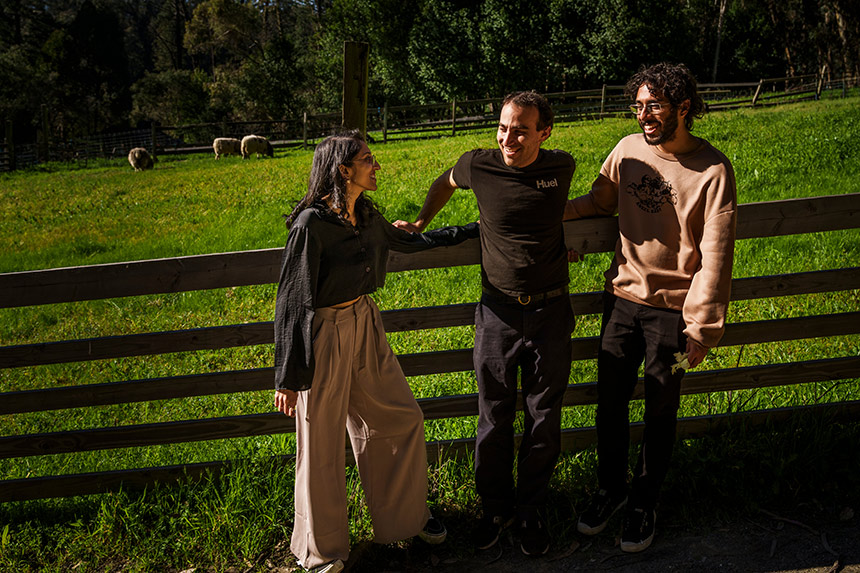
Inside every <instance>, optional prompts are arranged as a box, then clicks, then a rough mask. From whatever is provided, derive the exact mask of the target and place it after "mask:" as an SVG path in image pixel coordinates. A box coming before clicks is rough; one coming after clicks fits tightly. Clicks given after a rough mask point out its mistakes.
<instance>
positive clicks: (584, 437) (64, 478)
mask: <svg viewBox="0 0 860 573" xmlns="http://www.w3.org/2000/svg"><path fill="white" fill-rule="evenodd" d="M798 415H815V416H828V417H829V418H830V419H831V420H833V421H834V422H851V421H855V420H856V419H857V417H858V415H860V402H843V403H837V404H816V405H813V406H799V407H793V408H780V409H773V410H759V411H756V412H744V413H740V414H737V413H736V414H718V415H714V416H703V417H697V418H681V419H680V420H678V438H679V439H685V438H693V437H701V436H702V435H706V434H710V435H715V434H718V433H720V432H723V431H725V430H727V429H729V428H737V427H741V426H746V427H755V426H761V425H764V424H773V423H779V422H785V421H788V420H790V419H792V418H793V417H795V416H798ZM630 426H631V428H630V429H631V439H632V440H634V441H636V440H641V437H642V431H643V429H644V426H643V424H642V423H633V424H631V425H630ZM520 439H521V436H517V437H516V440H517V441H519V440H520ZM596 443H597V432H596V430H595V428H594V427H586V428H566V429H564V430H562V449H563V450H564V451H579V450H583V449H586V448H589V447H592V446H593V445H594V444H596ZM474 447H475V440H474V438H463V439H460V440H446V441H437V442H429V443H428V444H427V459H428V461H429V462H430V463H440V462H442V461H444V460H446V459H450V458H463V457H465V456H467V455H470V454H471V453H472V452H474ZM274 459H275V460H276V461H278V462H280V463H292V462H294V460H295V456H292V455H286V456H277V457H276V458H274ZM347 463H350V459H349V456H347ZM231 465H232V463H231V462H229V461H214V462H203V463H196V464H183V465H174V466H164V467H154V468H143V469H129V470H115V471H108V472H92V473H83V474H70V475H61V476H47V477H38V478H25V479H15V480H5V481H0V503H5V502H10V501H25V500H34V499H46V498H52V497H71V496H76V495H92V494H99V493H106V492H113V491H119V490H120V489H122V490H124V491H139V490H142V489H144V488H146V487H150V486H152V485H155V484H158V483H175V482H179V481H185V480H195V479H199V478H200V477H201V476H203V475H205V474H210V475H211V474H218V473H222V472H224V471H228V470H229V469H230V467H231Z"/></svg>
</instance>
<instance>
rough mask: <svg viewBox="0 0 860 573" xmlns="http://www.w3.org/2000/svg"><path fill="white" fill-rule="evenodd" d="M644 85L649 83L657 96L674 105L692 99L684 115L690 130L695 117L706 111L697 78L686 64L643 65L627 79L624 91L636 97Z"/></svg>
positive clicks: (651, 90)
mask: <svg viewBox="0 0 860 573" xmlns="http://www.w3.org/2000/svg"><path fill="white" fill-rule="evenodd" d="M642 85H647V86H648V90H649V91H650V92H651V93H652V94H654V95H655V96H657V97H664V98H666V99H667V100H669V103H670V104H672V106H673V107H678V106H679V105H681V104H682V103H683V102H684V100H690V109H689V111H688V112H687V115H685V116H684V125H686V126H687V129H688V130H692V129H693V118H696V117H702V116H703V115H704V113H705V102H704V101H703V100H702V96H700V95H699V91H698V87H697V85H696V78H694V77H693V74H692V73H690V70H689V69H687V66H685V65H684V64H670V63H668V62H662V63H659V64H654V65H653V66H650V67H646V66H642V67H641V68H639V71H638V72H636V73H635V74H634V75H633V77H631V78H630V79H629V80H628V81H627V86H626V87H625V89H624V93H625V94H626V95H627V96H628V97H631V98H633V99H635V98H636V93H637V92H638V91H639V88H640V87H642Z"/></svg>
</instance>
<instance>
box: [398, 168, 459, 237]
mask: <svg viewBox="0 0 860 573" xmlns="http://www.w3.org/2000/svg"><path fill="white" fill-rule="evenodd" d="M453 171H454V170H453V169H449V170H447V171H446V172H445V173H443V174H442V175H440V176H439V177H437V178H436V180H435V181H434V182H433V183H432V184H431V185H430V190H429V191H427V198H426V199H424V205H423V206H422V207H421V211H420V212H419V213H418V218H417V219H415V221H414V222H413V223H409V222H408V221H394V223H393V224H394V226H395V227H398V228H400V229H403V230H405V231H410V232H412V233H420V232H422V231H424V229H426V228H427V225H429V224H430V221H432V220H433V217H435V216H436V213H438V212H439V211H441V210H442V207H444V206H445V204H446V203H448V201H449V200H450V199H451V196H452V195H453V194H454V190H456V189H457V188H458V187H457V184H456V183H455V182H454V174H453Z"/></svg>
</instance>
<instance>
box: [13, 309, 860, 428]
mask: <svg viewBox="0 0 860 573" xmlns="http://www.w3.org/2000/svg"><path fill="white" fill-rule="evenodd" d="M857 333H860V312H848V313H841V314H833V315H820V316H805V317H797V318H785V319H777V320H764V321H755V322H742V323H735V324H729V325H727V326H726V334H725V336H724V337H723V339H722V341H721V342H720V346H723V347H725V346H736V345H739V344H754V343H761V342H774V341H780V340H795V339H798V338H813V337H821V336H841V335H848V334H857ZM570 344H571V360H588V359H593V358H595V357H596V356H597V350H598V338H597V337H595V336H592V337H584V338H574V339H572V340H571V342H570ZM397 358H398V360H399V361H400V365H401V367H402V368H403V372H404V373H405V374H406V375H407V376H421V375H428V374H441V373H447V372H466V371H470V370H472V369H473V363H472V349H471V348H463V349H457V350H444V351H438V352H423V353H416V354H401V355H399V356H398V357H397ZM272 376H273V374H272V369H271V368H259V369H253V370H247V371H237V372H220V373H213V374H203V375H189V376H178V377H169V378H158V379H152V380H137V381H127V382H112V383H107V384H92V385H85V386H72V387H66V388H50V389H44V390H29V391H20V392H7V393H4V394H0V414H6V413H20V412H25V411H42V410H51V409H54V408H71V407H84V406H91V405H104V404H116V403H126V402H134V401H143V400H155V399H167V398H178V397H188V396H199V395H210V394H219V393H228V392H243V391H253V390H266V389H269V388H270V387H271V381H272Z"/></svg>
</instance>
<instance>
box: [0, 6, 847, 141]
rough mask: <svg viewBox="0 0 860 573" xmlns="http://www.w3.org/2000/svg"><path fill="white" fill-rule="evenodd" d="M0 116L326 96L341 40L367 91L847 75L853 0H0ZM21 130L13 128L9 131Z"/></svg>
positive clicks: (82, 117) (444, 96) (415, 92)
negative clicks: (659, 69)
mask: <svg viewBox="0 0 860 573" xmlns="http://www.w3.org/2000/svg"><path fill="white" fill-rule="evenodd" d="M0 5H2V9H0V16H2V17H0V119H2V120H3V121H4V122H12V124H13V125H14V126H15V133H16V136H17V134H20V136H21V137H23V138H27V137H30V138H35V133H36V131H37V129H42V130H48V132H49V134H50V137H52V138H59V139H66V138H73V137H77V136H80V135H86V134H92V133H97V132H103V131H111V130H122V129H128V128H131V127H143V126H148V125H150V124H151V123H153V122H156V123H159V124H162V125H177V124H188V123H199V122H213V121H221V120H225V119H226V120H230V121H250V120H279V119H285V118H295V117H298V116H300V115H301V114H302V112H309V113H325V112H331V111H337V110H339V109H340V99H341V90H342V73H343V72H342V63H343V42H344V41H346V40H350V41H361V42H367V43H369V44H370V47H371V48H370V50H371V51H370V74H371V77H370V82H369V94H368V101H369V102H370V104H371V105H372V106H382V105H383V104H384V103H386V102H387V103H388V104H389V105H398V104H421V103H431V102H438V101H450V100H451V99H471V98H486V97H500V96H501V95H504V94H505V93H506V92H508V91H511V90H514V89H527V88H534V89H537V90H539V91H543V92H552V91H564V90H575V89H583V88H593V87H598V86H600V85H602V84H618V83H623V82H624V81H625V80H626V78H627V77H628V76H629V75H630V74H631V73H633V72H634V71H635V70H636V69H637V68H638V67H639V66H640V65H642V64H650V63H654V62H657V61H663V60H668V61H675V62H683V63H685V64H687V65H688V66H689V67H690V69H691V70H692V71H693V72H694V73H695V74H696V76H697V77H698V79H699V81H700V82H709V81H711V82H714V81H719V82H732V81H754V80H758V79H760V78H768V77H788V76H795V75H802V74H808V73H819V72H821V71H822V70H823V71H824V73H825V74H828V75H830V76H834V77H841V76H843V75H853V76H857V75H860V2H856V1H855V0H647V1H646V0H317V1H302V0H148V1H146V2H138V1H136V0H41V1H37V0H2V2H0ZM27 134H29V136H28V135H27Z"/></svg>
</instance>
